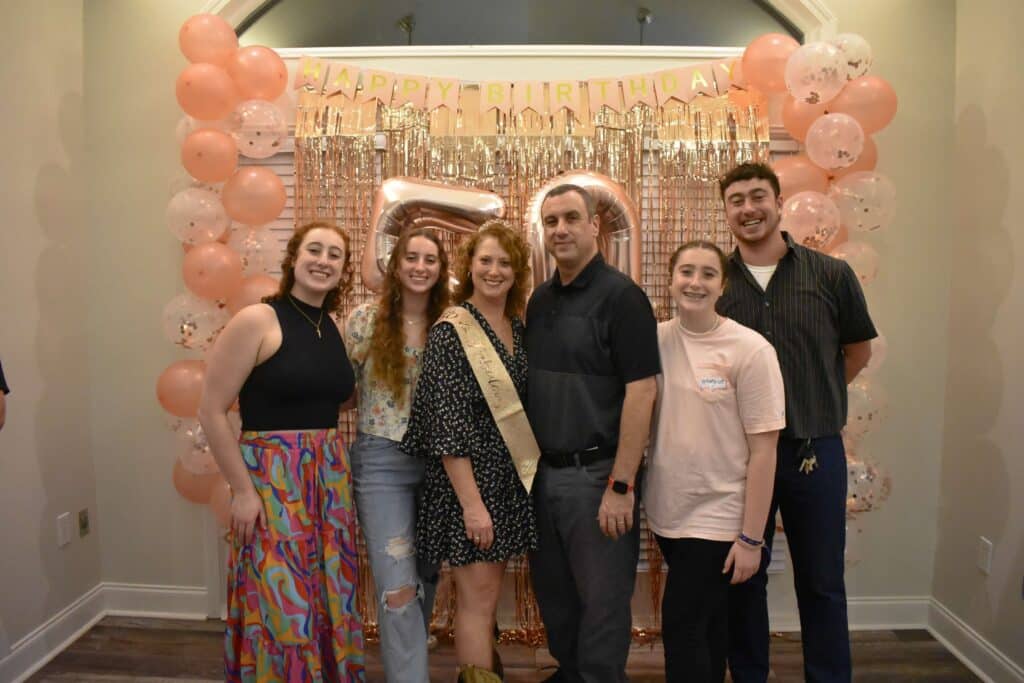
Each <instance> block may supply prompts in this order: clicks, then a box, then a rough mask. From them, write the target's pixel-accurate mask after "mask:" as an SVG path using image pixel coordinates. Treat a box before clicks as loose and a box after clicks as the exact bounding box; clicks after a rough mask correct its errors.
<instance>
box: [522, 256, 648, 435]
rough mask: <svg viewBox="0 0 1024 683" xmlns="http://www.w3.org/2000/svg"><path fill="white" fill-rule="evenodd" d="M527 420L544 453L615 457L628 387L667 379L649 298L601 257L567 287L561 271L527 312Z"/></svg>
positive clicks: (540, 290) (536, 294)
mask: <svg viewBox="0 0 1024 683" xmlns="http://www.w3.org/2000/svg"><path fill="white" fill-rule="evenodd" d="M526 353H527V358H528V359H529V364H530V372H529V389H528V391H527V396H528V397H529V400H528V401H527V414H528V415H529V418H530V425H531V426H532V427H533V432H534V434H535V435H536V437H537V443H538V444H539V445H540V448H541V450H542V451H556V452H561V453H565V452H572V451H580V450H585V449H588V448H593V447H595V446H596V447H599V448H603V449H609V450H612V451H614V449H615V448H616V447H617V446H618V440H619V421H620V420H621V418H622V401H623V399H624V398H625V394H626V384H628V383H629V382H633V381H636V380H639V379H644V378H645V377H652V376H654V375H657V374H658V373H659V372H661V360H660V358H659V356H658V325H657V321H656V320H655V318H654V312H653V311H652V310H651V302H650V301H648V299H647V295H646V294H644V291H643V290H642V289H640V287H638V286H637V285H636V283H634V282H633V281H632V280H630V279H629V277H627V276H626V275H624V274H623V273H621V272H619V271H618V270H616V269H615V268H613V267H611V266H609V265H608V264H607V263H605V261H604V259H603V258H602V257H601V255H600V254H598V255H597V256H595V257H594V258H593V260H591V261H590V263H588V264H587V265H586V267H585V268H584V269H583V270H582V271H581V272H580V274H579V275H577V276H576V277H575V278H574V279H573V280H572V282H570V283H569V284H567V285H563V284H562V281H561V280H560V279H559V276H558V272H557V271H556V272H555V275H554V276H553V277H552V278H551V279H550V280H548V281H547V282H544V283H543V284H541V285H540V286H539V287H537V289H535V290H534V292H533V295H532V296H531V297H530V303H529V305H528V306H527V309H526Z"/></svg>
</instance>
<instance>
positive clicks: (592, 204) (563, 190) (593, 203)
mask: <svg viewBox="0 0 1024 683" xmlns="http://www.w3.org/2000/svg"><path fill="white" fill-rule="evenodd" d="M570 192H575V193H576V194H578V195H579V196H580V197H581V198H582V199H583V205H584V206H585V207H587V218H593V217H594V214H595V213H597V200H596V199H594V195H592V194H590V193H589V192H587V191H586V190H584V189H583V188H582V187H580V186H579V185H573V184H572V183H564V184H562V185H556V186H555V187H553V188H551V189H550V190H548V193H547V194H546V195H544V199H543V201H541V203H540V204H541V206H544V202H546V201H547V200H549V199H551V198H552V197H558V196H559V195H563V194H569V193H570Z"/></svg>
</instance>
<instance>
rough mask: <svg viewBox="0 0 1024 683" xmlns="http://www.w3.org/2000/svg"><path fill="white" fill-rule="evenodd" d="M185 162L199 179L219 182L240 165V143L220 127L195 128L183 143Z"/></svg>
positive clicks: (183, 159)
mask: <svg viewBox="0 0 1024 683" xmlns="http://www.w3.org/2000/svg"><path fill="white" fill-rule="evenodd" d="M181 165H182V166H184V167H185V170H186V171H188V172H189V175H191V176H192V177H193V178H195V179H197V180H203V181H206V182H208V183H219V182H221V181H223V180H227V179H228V178H230V177H231V174H232V173H234V172H235V169H236V168H238V145H237V144H236V143H235V139H234V138H233V137H231V136H230V135H228V134H227V133H224V132H222V131H219V130H210V129H209V128H204V129H200V130H197V131H193V132H192V133H189V135H188V137H186V138H185V142H184V144H182V146H181Z"/></svg>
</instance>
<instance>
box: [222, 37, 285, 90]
mask: <svg viewBox="0 0 1024 683" xmlns="http://www.w3.org/2000/svg"><path fill="white" fill-rule="evenodd" d="M227 68H228V73H229V74H230V75H231V78H232V79H233V80H234V81H235V86H236V87H237V88H238V91H239V92H240V93H241V94H242V99H246V100H267V101H268V102H273V101H274V100H276V99H277V98H278V97H280V96H281V93H283V92H284V89H285V88H286V87H287V86H288V67H286V66H285V64H284V60H283V59H281V57H280V56H279V55H278V54H277V53H276V52H274V51H273V50H271V49H270V48H269V47H263V46H262V45H250V46H249V47H243V48H240V49H239V50H236V51H235V53H234V54H233V55H232V56H231V59H230V60H229V61H228V64H227Z"/></svg>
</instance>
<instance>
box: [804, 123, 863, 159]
mask: <svg viewBox="0 0 1024 683" xmlns="http://www.w3.org/2000/svg"><path fill="white" fill-rule="evenodd" d="M806 148H807V157H808V158H809V159H810V160H811V161H813V162H814V163H815V164H816V165H818V166H821V167H822V168H824V169H826V170H836V169H839V168H845V167H846V166H851V165H853V163H854V162H855V161H857V157H859V156H860V153H861V151H862V150H863V149H864V130H863V129H862V128H861V126H860V124H859V123H857V119H855V118H853V117H852V116H849V115H848V114H836V113H833V114H825V115H824V116H821V117H819V118H818V120H816V121H815V122H814V123H812V124H811V127H810V128H808V129H807V141H806Z"/></svg>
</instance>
